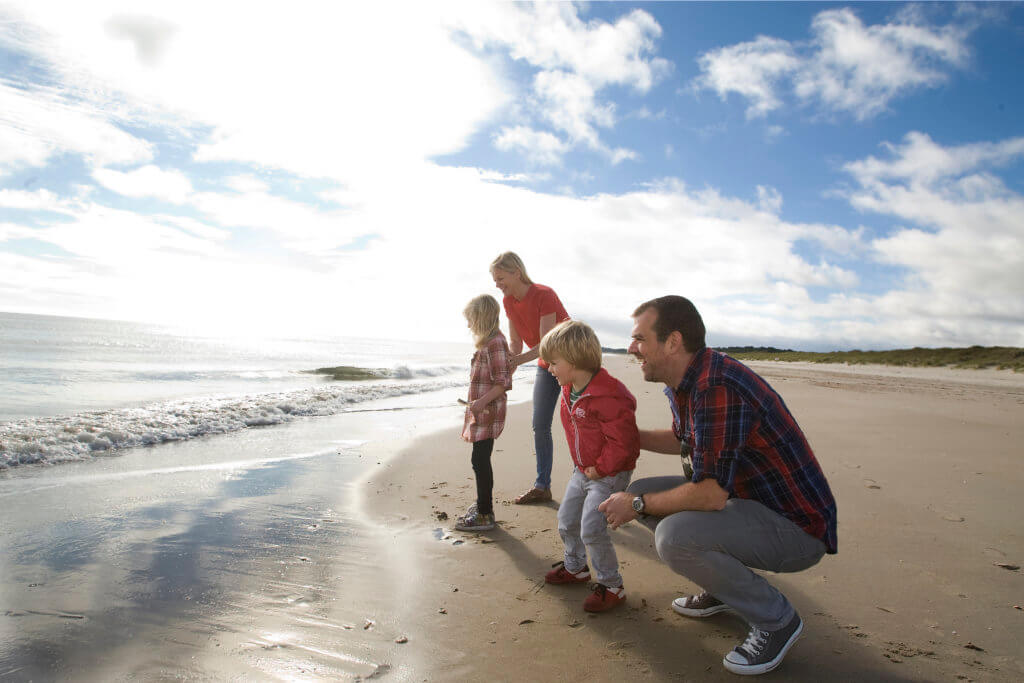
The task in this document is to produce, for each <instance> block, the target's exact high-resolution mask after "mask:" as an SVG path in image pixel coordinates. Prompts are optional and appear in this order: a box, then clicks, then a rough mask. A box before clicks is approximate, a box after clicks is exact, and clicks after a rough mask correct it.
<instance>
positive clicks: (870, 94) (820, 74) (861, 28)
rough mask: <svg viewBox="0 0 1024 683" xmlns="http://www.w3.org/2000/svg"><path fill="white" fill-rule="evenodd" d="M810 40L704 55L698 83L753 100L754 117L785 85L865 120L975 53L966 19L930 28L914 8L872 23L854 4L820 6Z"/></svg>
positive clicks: (761, 40)
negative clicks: (868, 23)
mask: <svg viewBox="0 0 1024 683" xmlns="http://www.w3.org/2000/svg"><path fill="white" fill-rule="evenodd" d="M811 32H812V34H813V37H812V38H811V40H809V41H808V42H806V43H791V42H789V41H786V40H782V39H780V38H772V37H768V36H759V37H758V38H757V39H756V40H754V41H751V42H746V43H739V44H737V45H731V46H727V47H722V48H718V49H716V50H712V51H709V52H707V53H705V54H704V55H702V56H701V57H700V58H699V60H698V63H699V64H700V68H701V72H702V73H701V75H700V76H699V77H698V78H697V79H696V80H695V82H694V85H695V86H696V87H697V88H704V89H709V90H713V91H715V92H717V93H718V95H719V96H720V97H722V98H723V99H724V98H725V97H726V96H727V95H729V94H730V93H735V94H738V95H740V96H741V97H743V98H746V99H747V100H748V101H749V102H750V104H749V106H748V107H747V117H748V118H754V117H759V116H765V115H766V114H768V113H769V112H771V111H774V110H776V109H778V108H780V107H781V106H782V105H783V90H785V89H787V88H792V92H793V93H794V94H795V95H796V96H797V97H798V98H799V99H800V100H802V101H803V102H805V103H808V104H814V103H816V104H818V105H820V107H821V108H822V109H824V110H825V111H828V112H843V113H847V114H850V115H852V116H854V117H855V118H857V119H859V120H864V119H867V118H870V117H873V116H876V115H878V114H879V113H881V112H883V111H885V109H886V108H887V107H888V104H889V102H890V101H892V100H893V99H895V98H897V97H900V96H902V95H905V94H907V93H908V92H910V91H912V90H914V89H916V88H925V87H935V86H937V85H939V84H941V83H943V82H945V81H946V80H947V79H948V75H947V71H948V70H949V69H950V68H959V67H962V66H964V65H965V64H966V62H967V60H968V57H969V50H968V48H967V44H966V39H967V36H968V34H969V33H970V27H969V26H968V25H966V24H949V25H947V26H930V25H927V24H926V23H925V21H924V19H923V18H922V17H921V16H919V14H918V13H915V12H904V13H902V14H901V16H900V17H898V18H896V19H894V20H893V21H892V22H890V23H887V24H877V25H872V26H865V25H864V23H863V22H862V21H861V20H860V18H858V17H857V15H856V14H855V13H854V12H853V11H852V10H851V9H849V8H842V9H834V10H831V9H830V10H825V11H823V12H820V13H819V14H818V15H817V16H816V17H815V18H814V21H813V22H812V24H811Z"/></svg>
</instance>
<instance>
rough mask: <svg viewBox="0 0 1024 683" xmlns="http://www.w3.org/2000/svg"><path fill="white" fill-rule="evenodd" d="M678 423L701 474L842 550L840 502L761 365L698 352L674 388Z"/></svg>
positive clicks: (829, 547) (679, 435)
mask: <svg viewBox="0 0 1024 683" xmlns="http://www.w3.org/2000/svg"><path fill="white" fill-rule="evenodd" d="M665 393H666V395H668V397H669V400H670V401H671V403H672V413H673V417H674V419H673V422H672V428H673V431H674V432H675V435H676V437H677V438H678V439H679V440H680V441H682V444H683V451H684V452H685V451H687V450H689V449H692V459H693V481H694V482H699V481H701V480H702V479H706V478H708V477H710V478H713V479H715V481H717V482H718V484H719V486H721V487H722V488H723V489H725V490H726V491H727V492H728V493H729V496H730V497H737V498H747V499H750V500H756V501H758V502H759V503H761V504H762V505H764V506H766V507H768V508H770V509H772V510H774V511H776V512H778V513H779V514H780V515H782V516H783V517H786V518H787V519H789V520H791V521H792V522H794V523H795V524H796V525H797V526H799V527H800V528H802V529H804V530H805V531H806V532H807V533H809V534H810V535H812V536H814V537H815V538H820V539H821V540H822V542H824V543H825V546H826V548H827V550H828V552H829V553H835V552H836V550H837V538H836V502H835V499H834V498H833V497H832V491H831V489H830V488H829V485H828V482H827V481H826V480H825V474H824V472H822V470H821V467H820V466H819V465H818V461H817V459H816V458H815V457H814V452H813V451H811V447H810V444H808V443H807V438H806V437H805V436H804V433H803V431H801V429H800V427H799V425H797V423H796V420H794V419H793V415H792V413H790V412H789V409H788V408H787V407H786V404H785V403H784V402H783V401H782V397H780V396H779V395H778V394H777V393H776V392H775V390H773V389H772V388H771V387H770V386H769V385H768V383H767V382H765V381H764V380H763V379H762V378H761V377H760V376H758V375H757V374H756V373H755V372H754V371H753V370H751V369H750V368H748V367H747V366H745V365H743V364H742V363H740V362H739V361H737V360H735V359H733V358H730V357H729V356H726V355H725V354H723V353H719V352H718V351H714V350H712V349H707V348H706V349H703V350H701V351H699V352H697V355H696V356H695V357H694V359H693V361H692V362H691V363H690V366H689V367H688V368H687V369H686V374H685V375H684V376H683V381H682V382H681V383H680V384H679V386H678V387H677V388H676V390H675V391H674V392H673V391H672V390H671V389H666V391H665Z"/></svg>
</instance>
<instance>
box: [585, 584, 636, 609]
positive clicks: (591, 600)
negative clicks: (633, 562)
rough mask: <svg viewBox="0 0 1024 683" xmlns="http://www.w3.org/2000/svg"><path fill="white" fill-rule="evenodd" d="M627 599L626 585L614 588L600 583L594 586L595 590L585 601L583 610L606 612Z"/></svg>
mask: <svg viewBox="0 0 1024 683" xmlns="http://www.w3.org/2000/svg"><path fill="white" fill-rule="evenodd" d="M625 601H626V588H625V587H624V586H619V587H618V588H612V587H611V586H606V585H604V584H603V583H599V584H597V585H595V586H594V592H593V593H591V594H590V595H588V596H587V599H586V600H584V601H583V611H585V612H605V611H607V610H610V609H611V608H612V607H615V606H616V605H618V604H619V603H621V602H625Z"/></svg>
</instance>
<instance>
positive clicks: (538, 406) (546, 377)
mask: <svg viewBox="0 0 1024 683" xmlns="http://www.w3.org/2000/svg"><path fill="white" fill-rule="evenodd" d="M559 394H561V387H559V386H558V380H557V379H555V378H554V377H553V376H552V375H551V373H550V372H548V371H547V369H546V368H542V367H540V366H539V365H538V366H537V379H536V380H535V381H534V383H533V447H534V449H535V450H536V451H537V481H536V482H534V484H533V485H534V486H536V487H537V488H539V489H549V488H551V461H552V459H553V458H554V454H555V443H554V441H552V440H551V421H552V420H554V418H555V408H556V407H557V406H558V396H559Z"/></svg>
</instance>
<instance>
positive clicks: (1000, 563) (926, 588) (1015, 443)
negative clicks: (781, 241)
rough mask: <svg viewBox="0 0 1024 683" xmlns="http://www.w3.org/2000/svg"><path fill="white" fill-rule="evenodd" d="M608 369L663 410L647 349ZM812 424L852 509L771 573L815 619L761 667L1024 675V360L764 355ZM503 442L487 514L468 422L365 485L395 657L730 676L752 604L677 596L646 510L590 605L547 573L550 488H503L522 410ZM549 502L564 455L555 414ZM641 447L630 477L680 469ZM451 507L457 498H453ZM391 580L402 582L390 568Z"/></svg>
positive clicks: (552, 540)
mask: <svg viewBox="0 0 1024 683" xmlns="http://www.w3.org/2000/svg"><path fill="white" fill-rule="evenodd" d="M605 364H606V367H608V369H609V370H610V371H611V372H612V374H614V375H616V376H617V377H619V378H621V379H622V380H623V381H625V382H626V383H627V385H628V386H629V387H630V388H631V390H632V391H633V392H634V393H635V395H636V396H637V399H638V401H639V410H638V422H639V424H640V426H641V428H645V427H648V428H655V427H661V426H666V425H667V424H668V421H669V419H670V415H669V410H668V407H667V404H666V403H665V399H664V397H663V396H662V394H661V386H660V385H654V384H647V383H644V382H643V381H642V378H641V376H640V372H639V369H638V367H637V366H636V365H635V363H634V361H633V360H632V359H630V358H628V357H625V356H606V361H605ZM752 365H753V366H754V367H755V369H756V370H757V371H758V372H760V373H761V374H762V375H763V376H764V377H765V378H767V379H768V380H769V382H770V383H771V384H772V385H773V386H774V387H775V389H776V390H777V391H778V392H779V393H780V394H781V395H782V396H783V398H784V399H785V400H786V402H787V404H788V405H789V407H790V409H791V410H792V411H793V412H794V414H795V415H796V417H797V419H798V421H799V422H800V424H801V426H802V427H803V429H804V431H805V432H806V434H807V435H808V438H809V439H810V441H811V444H812V446H813V447H814V449H815V452H816V454H817V457H818V459H819V461H820V463H821V465H822V467H823V469H824V470H825V472H826V475H827V476H828V478H829V481H830V484H831V486H832V489H833V492H834V494H835V496H836V499H837V503H838V509H839V553H838V554H837V555H834V556H826V557H825V558H824V559H823V560H822V562H821V563H819V564H818V565H817V566H816V567H813V568H812V569H810V570H808V571H805V572H802V573H798V574H788V575H773V576H772V577H771V580H772V581H773V582H774V583H775V584H776V585H777V586H779V587H780V588H781V589H782V590H783V591H784V592H785V593H786V594H787V596H788V597H789V598H790V599H791V601H792V602H793V603H794V605H795V606H796V607H797V609H798V610H799V611H800V613H801V615H802V616H803V618H804V621H805V633H804V637H803V638H802V639H801V641H800V642H799V643H798V645H797V646H795V647H794V649H793V650H792V651H791V653H790V654H789V656H788V657H787V659H786V661H785V663H784V664H783V666H782V667H781V668H780V669H779V670H777V671H776V672H773V673H771V674H768V675H767V676H765V677H764V678H765V679H766V680H802V681H820V680H840V681H852V680H857V681H865V680H897V681H898V680H908V681H936V680H973V681H985V680H993V681H1011V680H1020V679H1021V678H1022V677H1024V654H1022V650H1021V648H1020V638H1021V635H1022V633H1024V611H1022V610H1021V607H1024V584H1022V583H1021V582H1022V580H1024V576H1022V572H1021V571H1020V570H1019V569H1017V568H1016V567H1017V566H1019V565H1020V564H1021V563H1022V561H1024V538H1022V535H1021V524H1020V516H1019V514H1018V513H1016V512H1013V510H1014V509H1015V504H1014V502H1013V501H1015V500H1017V499H1018V496H1019V492H1020V490H1021V485H1022V483H1024V481H1022V479H1024V477H1022V473H1021V466H1020V465H1021V463H1020V458H1021V455H1022V452H1021V446H1020V444H1021V443H1022V442H1024V376H1021V375H1015V374H1013V373H1010V372H1001V371H969V370H947V369H908V368H893V367H880V366H863V367H846V366H841V367H831V366H827V365H811V364H787V363H753V364H752ZM508 425H509V426H508V428H507V429H506V431H505V433H504V434H503V435H502V436H501V438H500V439H499V440H498V442H497V444H496V452H495V455H494V458H493V462H494V467H495V500H496V515H497V519H498V521H499V527H498V528H497V529H496V530H494V531H492V532H488V533H482V534H462V533H458V532H452V531H451V526H452V519H453V518H454V517H455V516H456V515H457V514H458V513H460V512H462V511H463V510H464V509H465V508H466V507H467V505H469V504H470V503H471V502H472V500H473V497H474V488H473V478H472V477H473V475H472V470H471V469H470V465H469V448H468V446H467V445H465V444H462V443H461V442H459V440H458V430H457V427H456V426H454V425H453V426H452V427H451V428H450V429H444V430H442V431H439V432H437V433H434V434H431V435H429V436H427V437H424V438H421V439H419V440H417V441H416V442H415V443H413V444H411V445H409V446H408V447H407V448H405V449H403V450H402V451H401V452H400V453H399V454H397V456H396V457H394V458H392V459H391V460H388V461H387V462H386V464H385V465H382V466H381V467H380V468H379V469H378V470H377V471H376V472H375V473H374V474H373V476H372V480H371V483H369V484H368V485H367V486H366V487H364V489H363V494H364V496H365V499H364V503H365V505H366V508H367V509H368V511H369V513H370V516H371V517H372V518H373V519H374V520H376V522H377V524H379V527H380V530H381V532H382V533H385V534H388V535H389V536H390V538H391V539H392V541H393V543H392V547H393V548H394V549H395V551H394V552H395V553H396V561H402V562H408V563H409V564H408V565H407V566H406V567H405V571H406V579H405V583H404V585H400V586H398V587H391V590H396V591H398V592H404V594H405V595H406V599H403V600H400V601H399V602H400V604H401V609H400V612H399V613H397V614H395V615H394V618H395V621H396V623H399V624H401V629H400V630H402V632H403V633H404V634H407V637H408V642H407V643H405V644H404V645H403V647H402V649H401V651H400V652H399V651H396V652H394V655H395V656H396V657H398V658H399V660H401V661H402V662H404V664H405V667H406V670H407V671H411V672H416V675H417V676H421V678H422V680H480V681H483V680H567V681H594V680H623V679H630V678H632V679H635V678H640V679H643V680H659V681H660V680H735V678H734V677H733V675H732V674H730V673H728V672H727V671H725V670H724V669H723V668H722V666H721V659H722V656H723V655H724V654H725V653H726V652H727V651H728V650H730V649H731V648H732V647H734V646H735V645H737V644H738V643H739V642H740V641H742V639H743V638H744V637H745V635H746V625H745V624H744V623H742V622H741V621H740V620H739V619H738V618H736V617H732V616H727V615H721V616H717V617H713V618H711V619H706V620H691V619H687V618H685V617H681V616H679V615H677V614H675V613H674V612H673V611H672V610H671V608H670V604H671V601H672V599H673V598H675V597H677V596H678V595H681V594H684V593H688V592H691V591H693V590H694V589H695V587H694V586H692V585H690V584H689V583H688V582H687V581H686V580H685V579H683V578H682V577H680V576H678V575H675V574H674V573H672V572H671V571H670V570H668V568H667V567H665V566H664V565H662V564H661V563H660V561H659V560H658V558H657V556H656V554H655V551H654V549H653V546H652V535H651V534H650V533H649V532H648V531H647V530H646V529H644V528H642V527H640V525H638V524H636V523H633V524H630V525H627V526H625V527H623V528H622V529H620V530H618V531H616V532H614V533H613V538H614V541H615V543H616V547H617V549H618V552H619V558H620V562H621V565H622V573H623V576H624V579H625V585H626V588H627V592H628V600H627V603H626V605H624V606H623V607H622V608H619V609H617V610H615V611H612V612H609V613H605V614H601V615H588V614H587V613H585V612H583V610H582V608H581V603H582V600H583V598H584V597H585V595H586V588H585V587H568V588H567V587H552V586H546V585H545V584H544V582H543V575H544V573H545V571H547V570H548V569H549V568H550V566H551V564H552V563H554V562H556V561H558V560H559V559H560V558H561V541H560V539H559V537H558V532H557V528H556V526H557V522H556V517H555V514H556V513H555V511H556V504H555V503H552V504H549V505H547V506H535V507H524V506H515V505H512V504H511V499H512V498H513V497H514V496H515V495H516V494H518V493H519V492H520V490H521V489H523V488H524V487H525V486H527V485H528V484H529V483H530V482H531V481H532V472H533V467H534V462H533V457H532V436H531V433H530V426H529V425H530V408H529V405H528V404H520V405H518V406H515V407H513V408H512V409H511V411H510V417H509V423H508ZM555 444H556V451H555V469H554V482H555V484H554V489H555V501H556V503H557V500H558V499H559V498H560V497H561V496H560V493H561V491H560V490H559V489H560V488H561V487H564V485H565V482H566V478H567V476H568V472H569V458H568V455H567V452H566V446H565V443H564V440H563V437H562V433H561V428H560V426H556V439H555ZM678 467H679V465H678V459H676V458H674V457H671V456H661V455H656V454H651V453H642V454H641V458H640V461H639V463H638V467H637V471H636V473H635V475H634V478H639V477H644V476H649V475H656V474H675V473H677V471H678ZM445 516H446V517H447V518H445ZM379 588H380V590H382V591H387V590H389V589H388V587H385V586H383V585H382V586H380V587H379Z"/></svg>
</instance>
